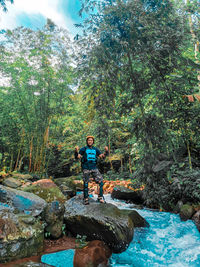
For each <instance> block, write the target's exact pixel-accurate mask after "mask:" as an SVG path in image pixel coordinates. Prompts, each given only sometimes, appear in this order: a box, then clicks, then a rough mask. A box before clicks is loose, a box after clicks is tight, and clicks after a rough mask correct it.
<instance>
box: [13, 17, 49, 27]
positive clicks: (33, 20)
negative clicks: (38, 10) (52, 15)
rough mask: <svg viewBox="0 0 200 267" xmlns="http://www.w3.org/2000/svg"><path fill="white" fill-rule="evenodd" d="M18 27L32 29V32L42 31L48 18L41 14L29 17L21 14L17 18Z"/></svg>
mask: <svg viewBox="0 0 200 267" xmlns="http://www.w3.org/2000/svg"><path fill="white" fill-rule="evenodd" d="M16 20H17V21H16V22H17V25H21V26H24V27H26V28H30V29H32V30H38V29H41V28H42V27H43V26H44V25H45V24H46V18H45V17H44V16H42V15H41V14H34V15H32V14H31V15H29V16H27V13H21V14H19V15H18V16H17V17H16Z"/></svg>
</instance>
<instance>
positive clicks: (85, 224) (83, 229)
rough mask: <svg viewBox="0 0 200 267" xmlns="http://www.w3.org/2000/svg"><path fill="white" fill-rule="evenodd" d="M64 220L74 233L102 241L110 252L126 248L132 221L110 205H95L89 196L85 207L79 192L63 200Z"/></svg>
mask: <svg viewBox="0 0 200 267" xmlns="http://www.w3.org/2000/svg"><path fill="white" fill-rule="evenodd" d="M64 222H65V224H66V229H68V230H69V231H70V232H71V233H72V234H73V235H74V236H76V235H77V234H79V235H82V236H83V235H85V236H87V239H88V240H96V239H98V240H102V241H104V242H105V243H106V244H107V245H108V246H109V247H110V248H111V250H112V251H113V252H114V253H120V252H122V251H124V250H126V248H127V247H128V245H129V243H130V242H131V240H132V238H133V230H134V228H133V222H132V220H131V218H130V217H129V216H128V215H127V214H124V213H123V211H121V210H120V209H118V208H117V207H116V206H114V205H112V204H107V203H106V204H99V203H97V202H96V201H94V200H93V199H90V205H87V206H85V205H83V199H82V196H80V195H78V196H76V197H73V198H71V199H70V200H68V201H66V202H65V214H64Z"/></svg>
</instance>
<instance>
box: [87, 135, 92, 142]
mask: <svg viewBox="0 0 200 267" xmlns="http://www.w3.org/2000/svg"><path fill="white" fill-rule="evenodd" d="M89 138H92V139H93V143H94V136H92V135H88V136H87V137H86V143H87V141H88V139H89Z"/></svg>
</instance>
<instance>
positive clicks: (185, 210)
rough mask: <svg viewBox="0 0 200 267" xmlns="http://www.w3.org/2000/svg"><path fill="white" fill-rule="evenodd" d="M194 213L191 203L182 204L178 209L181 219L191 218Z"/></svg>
mask: <svg viewBox="0 0 200 267" xmlns="http://www.w3.org/2000/svg"><path fill="white" fill-rule="evenodd" d="M194 213H195V209H194V207H193V206H192V205H190V204H184V205H183V206H182V207H181V210H180V217H181V219H182V220H183V221H186V220H188V219H191V218H192V216H193V215H194Z"/></svg>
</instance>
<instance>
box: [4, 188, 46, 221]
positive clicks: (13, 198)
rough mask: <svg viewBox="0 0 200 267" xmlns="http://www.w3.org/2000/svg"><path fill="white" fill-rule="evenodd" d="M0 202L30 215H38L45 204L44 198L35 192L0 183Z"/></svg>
mask: <svg viewBox="0 0 200 267" xmlns="http://www.w3.org/2000/svg"><path fill="white" fill-rule="evenodd" d="M0 202H2V203H5V204H8V205H9V206H11V207H14V208H15V209H17V210H19V211H22V212H25V213H26V214H30V215H32V216H38V215H40V214H41V213H42V212H43V210H44V208H45V207H46V205H47V203H46V201H45V200H44V199H42V198H40V197H38V196H36V195H35V194H32V193H28V192H23V191H20V190H17V189H13V188H9V187H6V186H3V185H0Z"/></svg>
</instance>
